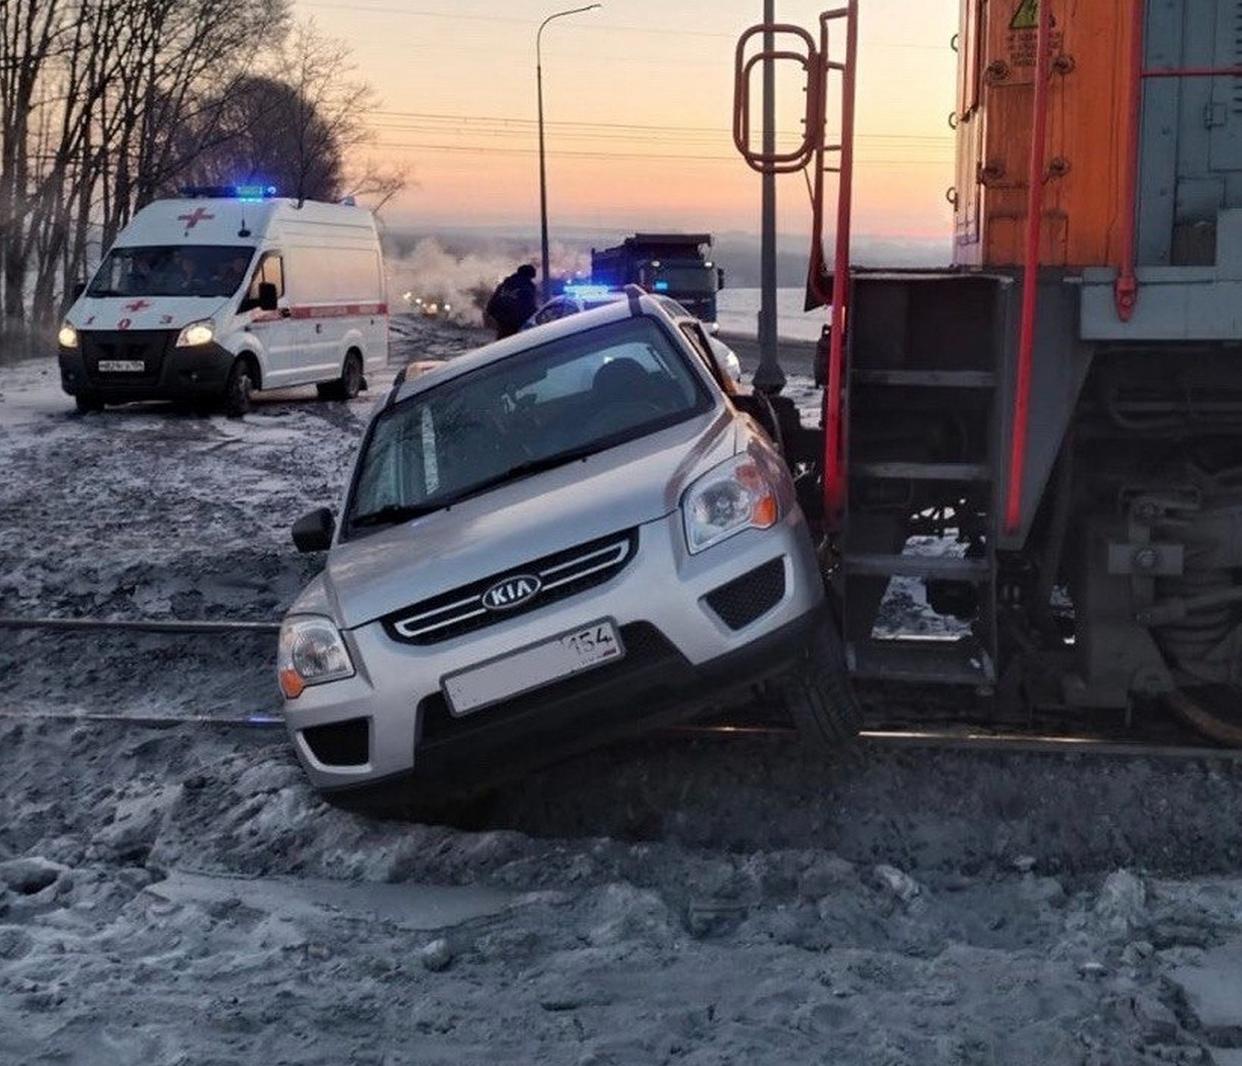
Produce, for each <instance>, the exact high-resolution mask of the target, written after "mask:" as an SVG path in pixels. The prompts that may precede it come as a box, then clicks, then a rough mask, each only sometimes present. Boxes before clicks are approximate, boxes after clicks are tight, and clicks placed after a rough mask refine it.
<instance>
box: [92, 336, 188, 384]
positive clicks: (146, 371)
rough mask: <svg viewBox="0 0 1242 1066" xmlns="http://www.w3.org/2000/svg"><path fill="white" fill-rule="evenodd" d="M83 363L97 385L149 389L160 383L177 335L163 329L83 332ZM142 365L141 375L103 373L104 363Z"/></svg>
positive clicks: (126, 372) (130, 372) (118, 372)
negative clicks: (157, 382)
mask: <svg viewBox="0 0 1242 1066" xmlns="http://www.w3.org/2000/svg"><path fill="white" fill-rule="evenodd" d="M79 336H80V338H81V341H80V343H81V345H82V362H83V364H84V365H85V367H86V377H87V380H88V381H90V382H91V383H92V384H96V385H105V386H106V385H149V384H151V383H152V382H155V381H158V380H159V377H160V373H161V371H163V369H164V357H165V355H166V354H167V352H168V349H169V346H170V345H171V343H172V341H173V338H174V336H175V334H173V333H170V332H169V331H168V330H163V329H142V330H90V329H87V330H82V331H81V333H80V334H79ZM108 360H125V361H126V362H141V363H142V365H143V368H142V370H141V371H136V370H123V371H110V370H100V369H99V364H100V362H101V361H108Z"/></svg>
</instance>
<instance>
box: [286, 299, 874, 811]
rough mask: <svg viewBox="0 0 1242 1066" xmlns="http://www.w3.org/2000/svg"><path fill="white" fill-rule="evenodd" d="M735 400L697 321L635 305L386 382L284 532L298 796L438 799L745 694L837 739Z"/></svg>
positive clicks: (773, 494) (741, 403) (809, 616)
mask: <svg viewBox="0 0 1242 1066" xmlns="http://www.w3.org/2000/svg"><path fill="white" fill-rule="evenodd" d="M746 399H747V394H744V393H741V392H739V391H738V390H737V389H736V387H735V386H734V385H733V383H732V382H730V381H728V380H727V379H726V378H725V377H724V376H723V375H722V374H721V372H720V370H719V367H718V366H717V364H716V362H715V361H714V360H713V359H712V358H711V355H710V349H709V346H708V344H707V340H706V336H705V334H704V332H703V329H702V324H701V323H699V322H698V321H697V320H696V319H693V318H675V317H674V316H673V315H671V314H670V312H669V309H668V306H667V303H666V302H665V301H662V300H660V299H658V298H655V297H652V296H646V295H634V296H630V297H629V298H627V299H623V300H619V301H610V302H608V303H607V304H606V305H605V306H602V307H599V308H596V309H594V310H590V311H584V312H580V313H575V314H573V315H570V316H569V317H567V318H565V319H563V320H561V321H557V322H553V323H550V324H547V325H544V326H542V327H541V328H539V329H537V330H530V331H527V332H524V333H519V334H518V335H516V336H514V337H509V338H507V339H505V340H502V341H498V342H496V343H494V344H490V345H487V346H486V347H484V348H480V349H478V350H476V351H474V352H471V353H468V354H466V355H463V356H460V357H458V358H457V359H455V360H452V361H451V362H448V363H445V364H442V365H441V366H440V367H438V368H437V369H434V370H431V371H429V372H427V373H425V374H422V375H420V376H419V377H417V378H414V379H412V380H405V381H400V380H399V381H398V383H397V384H396V385H395V387H394V388H393V390H392V391H391V392H390V394H389V396H388V397H387V398H386V400H385V401H384V402H383V403H382V404H381V405H380V407H379V408H378V410H377V411H376V413H375V415H374V416H373V418H372V421H371V423H370V425H369V427H368V428H367V431H366V434H365V436H364V439H363V442H362V444H361V448H360V451H359V454H358V456H357V459H356V462H355V465H354V470H353V473H352V475H351V477H350V480H349V488H348V490H347V493H346V495H345V499H344V502H343V505H342V508H341V518H340V521H339V523H338V522H337V520H336V518H335V517H334V515H333V513H332V512H331V511H330V510H327V509H326V508H324V509H320V510H318V511H315V512H312V513H311V514H309V515H306V516H305V517H303V518H302V519H301V520H299V521H298V523H297V524H296V525H295V526H294V530H293V537H294V542H295V543H296V545H297V546H298V548H299V549H300V550H302V551H324V550H326V551H327V552H328V556H327V562H326V566H325V568H324V570H323V572H322V573H321V574H320V575H319V576H318V577H317V578H315V580H314V581H312V582H311V583H310V585H308V586H307V588H306V589H305V590H304V591H303V592H302V594H301V595H300V596H299V597H298V599H297V600H296V602H295V603H294V604H293V606H292V607H291V608H290V610H289V612H288V614H287V616H286V617H285V620H284V623H283V625H282V629H281V635H280V642H279V650H278V664H277V672H278V680H279V684H280V687H281V691H282V693H283V696H284V703H283V706H284V717H285V721H286V724H287V727H288V730H289V734H290V736H291V738H292V741H293V744H294V747H295V749H296V751H297V754H298V757H299V759H300V760H301V762H302V764H303V766H304V767H305V769H306V771H307V773H308V774H309V775H310V778H311V780H312V782H313V783H314V785H316V786H317V787H318V788H320V789H323V790H326V791H328V792H329V793H330V794H337V795H340V796H342V797H344V799H343V800H342V801H343V802H346V803H349V802H358V801H360V802H362V803H363V804H366V803H368V802H372V801H374V799H375V796H376V792H375V789H374V788H373V786H375V787H386V786H387V784H388V783H389V782H397V783H398V790H399V794H400V795H402V796H407V795H409V789H410V786H411V783H413V786H414V790H415V791H414V795H415V796H416V797H418V798H421V797H431V798H433V799H434V798H437V797H445V796H447V795H450V794H453V793H456V792H460V791H462V790H467V791H468V790H470V789H472V788H474V787H479V786H482V785H485V784H487V783H489V782H490V781H492V780H494V779H496V778H498V777H504V776H506V775H509V774H511V773H514V772H516V771H517V769H518V768H519V767H524V766H525V765H527V764H528V763H529V762H530V761H535V762H542V761H547V760H548V759H550V758H552V757H554V756H555V755H556V754H558V753H561V752H563V751H565V750H567V749H577V748H580V747H582V746H583V745H584V744H589V743H595V742H599V741H601V740H604V739H607V738H608V737H610V736H613V735H616V734H618V733H624V732H631V731H633V730H634V729H636V728H640V727H651V726H655V725H661V724H667V723H669V722H671V721H675V720H679V719H685V718H688V717H691V716H693V715H696V714H700V713H702V712H703V711H704V710H705V709H708V708H711V709H717V708H719V707H721V706H728V705H729V704H730V703H733V702H744V701H746V700H747V699H749V698H750V694H751V693H752V692H753V691H754V690H755V689H756V687H761V688H764V689H765V690H767V691H769V692H771V693H772V694H773V695H774V696H775V697H776V698H778V699H780V700H782V701H783V702H784V704H785V705H786V706H787V707H788V708H789V710H790V712H791V714H792V716H793V717H794V719H795V720H796V721H797V722H798V723H799V725H800V727H801V728H802V729H804V730H805V731H806V733H807V735H808V736H809V737H811V738H812V739H814V740H815V741H816V742H817V743H820V744H825V743H829V742H833V741H836V740H843V739H845V738H847V737H848V736H849V735H851V734H852V733H853V732H855V731H856V730H857V728H858V712H857V708H856V705H855V704H854V703H853V702H852V699H851V697H850V696H849V695H848V692H849V690H848V687H847V686H846V685H845V683H844V654H843V650H842V647H841V643H840V640H839V637H838V635H837V633H836V630H835V627H834V622H833V620H832V616H831V614H830V612H829V611H828V609H827V604H826V601H825V592H824V584H823V579H822V576H821V572H820V568H819V562H818V559H817V557H816V551H815V546H814V544H813V543H812V538H811V533H810V530H809V528H808V525H807V521H806V518H805V517H804V515H803V513H802V510H801V509H800V507H799V505H798V502H797V496H796V493H795V487H794V483H793V480H792V478H791V475H790V472H789V470H788V468H787V466H786V464H785V462H784V461H783V459H782V457H781V454H780V452H779V451H778V449H777V447H776V445H775V444H774V443H773V441H772V440H771V439H770V438H769V436H768V435H767V434H766V432H765V431H764V430H763V429H762V428H761V427H760V423H759V422H758V421H757V420H756V419H755V418H753V417H751V416H750V415H749V414H748V413H746V410H745V408H746V406H747V405H746ZM342 790H344V791H342ZM359 790H361V791H359ZM380 795H381V797H384V796H385V795H386V794H385V793H383V792H381V793H380ZM359 797H361V800H359Z"/></svg>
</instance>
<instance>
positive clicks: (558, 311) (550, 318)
mask: <svg viewBox="0 0 1242 1066" xmlns="http://www.w3.org/2000/svg"><path fill="white" fill-rule="evenodd" d="M625 298H626V294H625V290H624V289H613V288H608V287H606V286H599V285H573V286H568V287H567V288H566V291H565V292H564V293H563V294H562V295H560V296H555V297H553V298H552V299H551V300H549V301H548V302H547V303H546V304H544V305H543V306H542V307H540V308H539V310H538V311H536V312H535V313H534V314H533V315H531V316H530V318H528V319H527V320H526V322H525V323H524V324H523V326H522V328H523V329H533V328H534V327H535V326H543V325H547V323H549V322H558V321H560V319H562V318H566V317H568V316H569V315H576V314H579V313H580V312H582V311H590V310H592V309H593V308H596V307H603V306H605V305H606V304H610V303H616V302H617V301H618V300H624V299H625ZM652 298H653V299H655V300H659V301H660V303H661V304H662V306H663V307H664V308H665V310H667V311H668V312H669V314H671V315H672V316H673V317H674V318H678V319H680V318H694V317H695V316H694V315H692V314H691V313H690V312H689V311H688V310H686V308H685V307H683V306H682V305H681V304H679V303H678V302H677V301H676V300H674V299H672V298H671V297H669V296H659V295H656V296H653V297H652ZM715 334H716V324H715V323H714V322H712V323H710V324H705V326H704V335H705V336H706V338H707V342H708V346H709V347H710V348H711V350H712V358H714V359H715V360H716V362H717V363H718V364H719V366H720V369H721V371H722V372H723V373H724V374H725V375H726V376H728V377H729V378H731V379H732V380H733V381H735V382H740V381H741V380H742V361H741V360H740V359H739V358H738V357H737V353H736V352H734V351H733V349H732V348H730V347H729V346H728V345H727V344H725V342H724V341H722V340H720V339H718V338H717V337H716V335H715Z"/></svg>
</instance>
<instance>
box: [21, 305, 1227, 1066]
mask: <svg viewBox="0 0 1242 1066" xmlns="http://www.w3.org/2000/svg"><path fill="white" fill-rule="evenodd" d="M396 329H397V333H398V336H397V338H396V340H397V343H396V347H395V350H394V354H395V359H394V369H395V367H396V366H398V365H400V364H401V363H403V362H404V361H405V360H406V359H441V358H446V357H451V355H453V354H454V353H455V352H457V351H460V350H462V349H463V348H464V347H468V346H470V345H472V344H474V343H477V342H478V341H479V340H480V339H481V334H479V333H477V332H472V331H468V330H459V329H456V328H454V327H450V326H445V325H443V324H435V323H426V322H422V321H421V320H413V319H403V320H400V321H399V322H398V323H397V326H396ZM386 384H387V382H386V381H372V382H371V385H372V389H371V393H370V398H365V399H360V400H358V401H357V402H355V403H353V404H348V405H347V404H336V403H321V402H319V401H318V400H316V399H314V398H313V392H312V391H310V390H306V391H305V392H293V393H287V394H283V395H278V396H272V397H265V398H264V399H263V400H262V402H261V403H260V404H259V406H258V408H257V410H256V412H255V413H254V414H253V415H251V416H249V417H247V418H246V419H243V420H241V421H229V420H227V419H224V418H222V417H208V418H203V417H186V416H183V415H179V414H175V413H173V412H172V411H170V410H169V409H167V408H164V407H161V406H159V405H148V406H145V407H135V408H126V409H122V410H117V411H108V412H106V413H105V414H102V415H91V416H85V417H82V416H78V415H76V414H75V413H73V412H72V407H71V404H70V403H69V401H68V398H67V397H64V396H63V395H62V394H61V393H60V391H59V386H58V382H57V378H56V374H55V368H54V366H52V365H50V364H47V363H33V362H26V363H18V364H16V365H14V366H9V367H4V368H0V464H2V469H3V470H4V477H3V479H0V515H2V516H3V522H2V523H0V613H3V614H22V615H32V614H57V615H66V616H73V615H105V616H115V617H136V616H142V617H180V618H213V617H229V618H275V617H277V616H278V615H279V613H280V612H281V610H282V608H283V607H284V605H285V604H287V603H288V602H289V600H290V598H291V597H292V596H293V595H294V594H295V593H296V591H297V589H298V588H299V587H300V586H301V584H302V583H303V582H304V581H305V580H306V579H307V578H308V577H309V576H310V574H311V573H312V571H313V569H314V567H315V566H316V565H317V563H316V561H315V560H313V559H307V558H305V557H302V556H299V555H298V554H297V553H296V552H294V550H293V547H292V544H291V543H290V541H289V534H288V528H289V525H290V523H291V522H292V521H293V520H294V519H295V518H297V517H298V516H299V515H300V514H301V513H303V512H304V511H306V510H308V509H310V508H311V507H314V506H318V505H320V504H324V503H328V504H335V503H336V501H337V499H338V497H339V495H340V492H341V489H342V484H343V478H344V476H345V472H346V469H347V466H348V463H349V461H350V458H351V454H352V450H353V448H354V446H355V443H356V438H357V435H358V432H359V430H360V429H361V425H362V421H363V419H364V418H365V416H366V413H367V410H368V407H369V404H370V403H371V402H373V399H374V397H376V396H378V395H380V394H381V390H382V388H383V386H384V385H386ZM804 385H805V383H795V386H796V387H797V388H799V389H801V390H802V393H805V396H804V398H805V399H807V400H808V401H811V402H813V396H812V394H811V392H810V390H809V389H808V388H805V387H804ZM910 550H934V546H928V545H921V544H920V545H912V546H911V548H910ZM910 612H911V615H912V616H913V617H915V618H917V617H919V610H918V605H917V604H914V605H913V607H911V608H910ZM270 644H271V640H270V638H269V637H229V638H220V639H218V640H214V641H195V642H193V643H192V644H190V643H186V642H179V641H177V640H176V639H173V638H166V637H152V636H143V637H132V636H131V637H108V638H106V639H103V638H99V637H93V636H92V637H84V636H68V635H55V636H51V635H45V634H15V633H11V632H4V631H0V679H2V684H0V750H2V751H3V752H4V759H3V760H2V761H0V766H3V768H4V773H5V778H4V784H3V786H0V1063H3V1064H8V1063H14V1064H25V1063H32V1064H33V1063H39V1064H42V1063H47V1064H52V1063H56V1064H62V1063H82V1064H84V1066H86V1064H89V1066H96V1064H102V1066H109V1064H118V1066H120V1064H126V1066H128V1064H143V1066H146V1064H152V1066H163V1064H169V1066H172V1064H178V1066H182V1064H184V1066H190V1064H193V1066H199V1064H207V1063H212V1064H221V1066H223V1064H251V1063H256V1064H257V1063H262V1064H267V1063H278V1062H287V1063H316V1064H324V1066H329V1064H331V1066H336V1064H341V1063H376V1064H381V1063H383V1064H397V1063H411V1064H412V1063H418V1064H425V1063H478V1062H483V1061H487V1062H493V1063H515V1064H516V1063H521V1064H526V1063H550V1064H559V1063H569V1064H583V1066H585V1064H601V1066H602V1064H605V1063H618V1064H622V1063H623V1064H629V1063H642V1064H646V1063H664V1062H685V1063H693V1064H707V1063H739V1064H747V1066H749V1064H759V1063H773V1064H787V1063H804V1062H805V1063H812V1062H816V1063H817V1062H830V1063H841V1064H848V1063H877V1064H880V1063H883V1064H904V1063H911V1064H924V1063H927V1064H932V1063H936V1064H940V1063H943V1064H957V1063H962V1064H966V1063H981V1064H982V1063H988V1064H992V1063H1006V1064H1008V1063H1032V1064H1035V1063H1038V1064H1040V1066H1043V1064H1051V1063H1056V1064H1060V1063H1091V1064H1114V1063H1115V1064H1129V1063H1156V1062H1209V1061H1215V1062H1216V1063H1218V1064H1221V1066H1223V1064H1226V1063H1229V1064H1231V1066H1237V1057H1238V1056H1239V1055H1240V1054H1242V1051H1240V1050H1239V1048H1242V877H1240V871H1242V771H1239V770H1238V769H1237V768H1235V767H1234V766H1233V764H1228V763H1214V762H1211V761H1209V762H1186V763H1173V764H1161V763H1155V762H1149V761H1141V760H1134V761H1124V762H1122V761H1117V762H1108V761H1101V760H1092V759H1082V760H1079V761H1069V760H1065V759H1061V758H1053V757H1040V756H1002V755H971V756H966V755H960V754H958V755H955V754H951V753H931V752H928V751H920V750H910V751H906V750H902V749H880V748H875V747H866V748H864V749H863V750H862V752H861V753H860V754H859V755H858V756H857V758H855V759H853V760H845V761H842V762H840V763H835V764H824V763H821V762H818V761H816V760H813V759H811V758H809V757H807V756H806V755H805V754H804V753H802V752H801V751H799V750H798V748H797V747H796V745H794V744H793V743H791V742H789V741H786V740H771V739H759V738H755V739H751V738H733V739H732V740H730V741H729V742H728V743H724V742H721V741H693V742H691V741H684V742H682V741H678V742H671V741H658V742H657V741H648V742H644V743H636V744H631V745H628V746H626V747H622V748H615V749H610V750H608V751H604V752H598V753H595V754H593V755H590V756H587V757H584V758H582V759H579V760H577V761H575V762H571V763H567V764H563V765H561V766H558V767H554V768H551V769H549V770H546V771H543V772H542V773H539V774H536V775H533V776H532V777H531V778H529V779H527V780H524V781H523V782H521V783H520V784H519V785H515V786H513V787H511V788H508V789H506V790H503V791H501V792H500V793H498V794H496V795H495V796H493V797H491V799H490V801H489V802H487V803H486V804H483V803H481V804H479V805H478V806H477V807H476V808H474V809H471V810H462V811H459V812H458V813H457V817H456V819H455V822H456V825H455V826H454V827H450V826H427V825H415V824H408V823H405V822H395V821H394V822H381V821H374V820H368V819H364V818H361V817H358V816H354V815H348V814H345V813H342V812H340V811H336V810H334V809H331V808H329V807H327V806H325V805H324V804H323V803H322V802H321V801H320V800H319V799H318V798H317V797H316V796H315V795H314V794H313V793H312V792H311V791H310V790H309V789H308V788H307V786H306V784H305V782H304V780H303V777H302V775H301V773H300V771H299V769H298V767H297V765H296V763H295V761H294V759H293V757H292V755H291V753H290V751H289V749H288V746H287V744H286V742H285V739H284V736H283V734H282V733H281V731H279V730H275V729H268V730H262V729H256V730H253V731H251V732H243V731H239V730H238V729H236V728H224V727H220V726H201V725H200V726H191V725H177V726H174V727H171V728H166V729H151V728H147V727H144V726H140V725H137V724H126V725H124V726H118V725H116V724H105V723H94V722H88V721H85V720H83V721H69V722H66V721H50V720H45V721H32V720H30V719H29V718H28V717H26V716H28V715H30V714H31V713H32V712H38V711H58V712H64V711H81V712H90V711H99V710H117V711H121V712H123V713H145V714H158V715H169V716H174V717H176V716H182V717H184V716H189V715H203V716H221V715H233V714H237V713H239V712H242V713H244V712H252V711H265V710H268V709H270V706H271V685H272V682H271V675H270V655H271V647H270ZM1209 1049H1211V1050H1209ZM1229 1049H1233V1050H1232V1051H1230V1050H1229ZM1230 1055H1233V1056H1234V1057H1233V1058H1230Z"/></svg>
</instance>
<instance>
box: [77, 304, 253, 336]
mask: <svg viewBox="0 0 1242 1066" xmlns="http://www.w3.org/2000/svg"><path fill="white" fill-rule="evenodd" d="M226 303H228V297H224V296H83V297H81V299H79V300H78V302H77V303H76V304H74V305H73V308H72V309H71V310H70V312H69V314H68V315H66V316H65V317H66V320H67V321H68V322H69V324H70V325H71V326H73V328H74V329H79V330H85V331H89V330H93V329H99V330H113V329H131V330H132V329H181V328H182V327H184V326H188V325H189V324H190V323H191V322H200V321H202V320H203V319H204V318H211V317H212V316H213V315H214V314H216V312H218V311H219V310H221V309H222V308H223V307H224V305H225V304H226Z"/></svg>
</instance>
